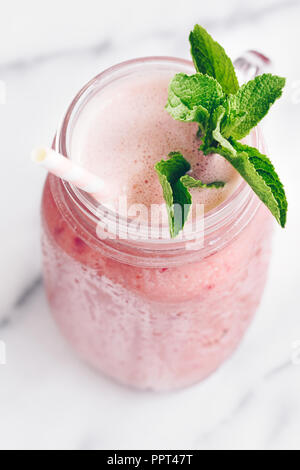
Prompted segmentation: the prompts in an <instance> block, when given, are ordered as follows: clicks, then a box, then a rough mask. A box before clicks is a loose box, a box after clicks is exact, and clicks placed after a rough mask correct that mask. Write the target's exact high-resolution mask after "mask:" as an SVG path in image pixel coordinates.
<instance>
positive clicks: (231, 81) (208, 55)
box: [189, 25, 239, 94]
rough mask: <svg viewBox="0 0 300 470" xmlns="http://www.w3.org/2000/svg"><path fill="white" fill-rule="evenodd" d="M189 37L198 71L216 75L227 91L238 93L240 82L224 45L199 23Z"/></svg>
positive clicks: (212, 75) (228, 92)
mask: <svg viewBox="0 0 300 470" xmlns="http://www.w3.org/2000/svg"><path fill="white" fill-rule="evenodd" d="M189 39H190V44H191V54H192V57H193V61H194V64H195V67H196V70H197V72H199V73H203V74H207V75H210V76H211V77H214V78H215V79H216V80H217V81H218V82H219V83H220V85H221V86H222V88H223V90H224V92H225V93H227V94H230V93H232V94H234V93H236V92H237V91H238V89H239V83H238V80H237V78H236V74H235V70H234V67H233V64H232V62H231V60H230V58H229V57H228V56H227V54H226V52H225V51H224V49H223V47H222V46H220V44H218V43H217V42H216V41H214V40H213V39H212V37H211V36H210V35H209V34H208V32H207V31H206V30H205V29H204V28H203V27H202V26H199V25H196V26H195V27H194V30H193V31H192V32H191V34H190V38H189Z"/></svg>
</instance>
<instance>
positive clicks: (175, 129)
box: [71, 71, 241, 212]
mask: <svg viewBox="0 0 300 470" xmlns="http://www.w3.org/2000/svg"><path fill="white" fill-rule="evenodd" d="M174 73H175V72H169V71H156V72H155V71H153V72H150V73H149V72H147V73H144V74H142V73H140V74H138V75H134V76H129V77H126V78H123V79H122V81H120V82H118V83H113V84H111V85H109V86H107V87H106V88H105V89H104V90H103V91H102V92H100V93H99V94H98V95H97V96H95V97H94V98H93V100H91V101H90V102H89V103H88V104H87V105H86V107H85V109H84V110H83V111H82V112H81V115H80V117H79V119H78V121H77V123H76V126H75V129H74V131H73V137H72V146H71V155H72V158H73V159H75V160H76V161H78V162H80V163H81V164H82V166H84V167H85V168H87V169H89V170H90V171H92V172H94V173H96V174H97V175H98V176H100V177H101V178H104V179H105V180H106V181H107V184H108V185H111V201H108V202H111V203H112V202H115V201H116V200H117V199H118V197H119V196H123V195H126V197H127V200H128V206H130V205H132V204H139V203H141V204H144V205H146V206H147V207H150V206H151V204H162V203H163V202H164V200H163V195H162V188H161V185H160V183H159V180H158V177H157V173H156V172H155V169H154V165H155V163H156V162H157V161H159V160H161V159H166V158H167V155H168V154H169V153H170V152H172V151H180V152H181V153H182V154H183V156H184V157H185V158H186V160H188V161H189V163H190V164H191V167H192V173H191V174H192V176H194V178H199V179H201V180H202V181H203V182H204V183H210V182H212V181H224V182H226V185H225V186H224V188H219V189H215V188H214V189H212V188H211V189H209V190H208V189H192V190H191V193H192V197H193V202H194V204H197V203H198V204H200V203H201V204H204V209H205V212H207V211H209V210H211V209H213V208H214V207H216V206H218V205H219V204H220V203H221V202H223V201H224V200H225V199H227V198H228V196H229V195H230V194H232V192H233V191H234V190H235V189H236V187H237V185H238V184H239V183H240V181H241V178H240V176H239V174H238V173H237V172H236V170H235V169H234V168H233V167H232V166H231V165H230V164H229V163H228V162H227V161H226V160H225V159H224V158H222V157H221V156H219V155H209V156H204V155H203V154H202V153H201V152H200V151H199V150H198V149H199V146H200V140H199V139H198V138H197V136H196V134H197V124H196V123H190V124H187V123H183V122H178V121H174V119H172V117H171V116H170V115H169V114H168V113H167V111H166V110H165V109H164V108H165V104H166V102H167V96H168V85H169V82H170V80H171V78H172V76H173V75H174Z"/></svg>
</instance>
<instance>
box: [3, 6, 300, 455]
mask: <svg viewBox="0 0 300 470" xmlns="http://www.w3.org/2000/svg"><path fill="white" fill-rule="evenodd" d="M299 21H300V2H299V1H293V0H286V1H280V0H279V1H276V0H264V2H261V0H252V1H251V2H245V1H237V0H227V1H226V2H224V1H221V0H220V1H217V0H210V1H209V2H199V0H196V1H194V0H186V1H185V2H182V1H178V0H172V1H170V0H164V1H161V0H159V1H157V0H152V1H151V2H146V1H138V0H134V1H130V0H129V1H126V2H125V1H122V0H120V1H116V0H110V1H109V2H104V1H99V0H85V1H82V0H79V1H74V0H73V1H66V0H65V1H64V0H52V1H51V2H50V1H45V0H44V1H43V2H41V1H38V0H26V2H24V1H22V0H9V1H8V0H2V1H1V15H0V80H3V81H4V82H5V83H6V89H7V101H6V104H1V105H0V124H1V132H0V135H1V137H0V154H1V159H2V170H1V176H2V178H1V198H0V210H1V215H2V216H1V231H0V237H1V239H0V240H1V243H0V250H1V263H0V275H1V283H0V341H4V342H5V344H6V353H7V363H6V365H0V448H1V449H20V448H21V449H23V448H25V449H63V448H65V449H113V448H117V449H125V448H127V449H147V448H156V449H160V448H166V449H176V448H181V449H192V448H198V449H223V448H225V449H248V448H250V449H281V448H284V449H289V448H296V449H300V366H299V365H298V366H297V365H296V363H295V362H298V361H295V360H294V361H293V360H292V356H293V355H294V356H296V355H297V351H296V350H293V344H294V342H295V341H298V340H300V309H299V305H300V286H299V264H300V256H299V241H298V240H299V231H300V219H299V213H300V211H299V174H300V159H299V157H300V156H299V145H298V135H299V116H300V55H299V51H298V47H299V40H300V32H299ZM195 22H199V23H201V24H203V25H204V26H206V27H208V28H209V29H210V31H211V33H212V34H214V35H215V36H216V38H217V39H219V40H220V41H222V43H223V44H224V46H225V47H226V49H227V50H228V51H229V52H230V54H231V55H232V56H233V57H234V56H236V55H238V54H239V53H240V52H242V51H243V50H245V49H248V48H258V49H260V50H262V51H263V52H265V53H266V54H267V55H269V56H270V57H271V58H273V60H274V68H275V70H276V71H277V72H278V73H280V74H281V75H285V76H287V77H288V85H287V89H286V92H285V97H284V98H283V99H282V100H281V102H280V103H278V104H277V105H276V106H275V107H274V110H273V112H272V113H271V116H270V117H268V118H267V119H266V122H265V126H264V127H265V134H266V137H267V140H268V145H269V153H270V155H271V156H272V159H273V160H274V162H275V163H276V166H277V168H278V171H279V173H280V174H281V176H282V179H283V180H284V182H285V183H286V186H287V193H288V197H289V201H290V209H289V220H288V226H287V228H286V230H285V231H281V230H280V229H278V230H277V231H276V236H275V240H274V256H273V261H272V266H271V272H270V277H269V282H268V286H267V289H266V292H265V296H264V299H263V303H262V305H261V307H260V309H259V312H258V314H257V316H256V319H255V321H254V323H253V324H252V326H251V328H250V330H249V332H248V334H247V336H246V338H245V340H244V342H243V344H242V346H241V347H240V348H239V350H238V351H237V353H236V354H235V355H234V356H233V357H232V358H231V359H230V360H229V361H228V362H227V363H226V364H225V365H224V366H223V367H222V368H221V369H220V370H219V371H218V372H217V373H216V374H214V375H213V376H212V377H211V378H209V379H208V380H207V381H205V382H204V383H202V384H199V385H197V386H194V387H192V388H190V389H187V390H184V391H180V392H176V393H171V394H150V393H137V392H134V391H131V390H128V389H125V388H122V387H119V386H118V385H115V384H113V383H111V382H110V381H108V380H106V379H104V378H102V377H99V376H97V375H96V374H95V373H94V372H92V371H91V370H89V369H88V368H87V367H86V366H85V365H83V364H82V363H81V362H79V361H78V360H77V358H76V357H75V356H74V354H73V352H72V350H70V348H69V347H68V345H66V344H65V342H64V340H63V339H62V338H61V336H60V335H59V333H58V331H57V330H56V327H55V325H54V323H53V321H52V319H51V317H50V315H49V312H48V308H47V304H46V301H45V296H44V293H43V289H42V283H41V277H40V254H39V200H40V194H41V189H42V184H43V180H44V175H43V174H42V173H41V172H40V170H39V169H36V168H33V167H32V165H31V163H30V162H29V160H28V154H29V152H30V150H31V148H32V147H33V146H34V145H36V144H39V143H47V142H50V141H51V138H52V136H53V134H54V131H55V127H56V124H57V122H58V120H59V118H60V115H61V114H62V112H63V111H64V110H65V107H66V105H67V104H68V102H69V101H70V99H71V97H72V96H73V95H74V93H75V92H76V91H77V90H78V89H79V87H80V86H81V85H82V84H83V83H84V82H85V81H87V80H88V79H89V78H90V77H91V76H93V75H95V74H96V73H98V72H99V71H101V70H103V69H104V68H106V67H108V66H109V65H112V64H115V63H117V62H119V61H121V60H125V59H128V58H132V57H136V56H143V55H155V54H158V55H177V56H183V57H184V56H188V52H189V51H188V49H189V48H188V44H187V34H188V31H189V29H190V28H191V26H192V25H193V24H194V23H195ZM0 352H1V343H0ZM294 359H295V358H294Z"/></svg>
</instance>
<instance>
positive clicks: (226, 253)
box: [42, 58, 272, 390]
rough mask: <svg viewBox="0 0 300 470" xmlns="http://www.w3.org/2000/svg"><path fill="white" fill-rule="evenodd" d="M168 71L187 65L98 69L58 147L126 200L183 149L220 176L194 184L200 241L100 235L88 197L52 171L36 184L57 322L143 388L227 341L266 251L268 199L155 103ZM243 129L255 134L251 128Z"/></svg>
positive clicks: (179, 374) (248, 314)
mask: <svg viewBox="0 0 300 470" xmlns="http://www.w3.org/2000/svg"><path fill="white" fill-rule="evenodd" d="M178 71H184V72H187V73H193V68H192V66H191V64H190V63H188V62H185V61H181V60H175V59H163V58H162V59H147V60H139V61H132V62H130V63H127V64H123V65H121V66H117V67H114V68H113V69H112V70H109V71H107V72H105V73H104V74H102V75H100V76H99V77H97V78H96V79H95V80H94V81H92V82H91V83H90V84H88V85H87V87H85V89H84V90H83V92H82V93H81V94H79V95H78V97H77V98H76V99H75V100H74V102H73V103H72V105H71V107H70V109H69V111H68V113H67V115H66V118H65V120H64V123H63V125H62V128H61V129H60V131H59V133H58V135H57V139H56V148H57V149H58V150H59V151H61V152H64V153H67V150H69V151H70V153H71V155H72V158H74V159H76V160H77V161H80V162H82V163H83V164H84V166H85V167H87V168H88V169H90V170H92V171H94V172H95V173H98V174H99V175H101V177H104V178H106V179H107V181H108V184H110V185H111V187H112V192H111V193H112V198H111V201H109V202H110V203H114V202H115V201H116V200H117V198H118V197H119V196H122V195H124V194H126V195H127V197H128V204H129V205H130V204H132V203H143V204H145V205H146V206H147V207H150V206H151V204H153V203H157V204H160V203H162V202H163V198H162V191H161V187H160V185H159V182H158V179H157V176H156V174H155V172H154V169H153V167H154V164H155V163H156V162H157V161H158V160H160V159H161V158H163V157H166V155H167V154H168V153H169V152H170V151H177V150H179V151H181V152H182V153H183V155H184V156H185V158H186V159H187V160H188V161H189V162H190V163H191V164H192V168H193V171H194V174H195V176H198V177H199V178H201V179H202V180H203V181H205V182H210V181H213V180H223V181H226V183H227V184H226V186H225V187H224V189H213V190H212V189H211V190H208V189H203V190H193V200H194V201H196V202H199V203H203V204H205V226H204V244H203V246H202V247H198V249H197V250H196V249H194V250H190V249H187V245H186V243H185V242H184V241H183V240H166V239H162V240H147V239H141V240H138V241H137V240H130V239H129V240H128V239H107V240H100V239H99V238H98V237H97V224H98V222H99V218H100V219H101V217H102V218H103V217H106V215H105V213H104V212H103V211H102V212H101V208H100V209H99V208H97V204H96V201H95V200H93V198H91V197H88V196H87V195H85V194H84V193H82V192H79V191H77V190H75V189H74V188H72V187H71V186H70V185H68V184H65V183H63V182H62V181H61V180H59V179H58V178H56V177H53V176H49V177H48V179H47V182H46V185H45V190H44V195H43V204H42V214H43V254H44V278H45V285H46V290H47V294H48V298H49V302H50V305H51V309H52V312H53V315H54V317H55V319H56V321H57V323H58V324H59V326H60V328H61V330H62V332H63V333H64V335H65V336H66V337H67V338H68V340H69V341H70V343H71V344H72V345H73V346H74V347H75V348H76V350H77V351H78V352H79V353H80V355H81V356H82V357H83V358H84V359H85V360H86V361H88V362H89V363H90V364H91V365H93V366H94V367H96V368H97V369H99V370H100V371H102V372H104V373H105V374H106V375H108V376H110V377H112V378H115V379H116V380H118V381H121V382H122V383H124V384H128V385H131V386H134V387H138V388H142V389H154V390H167V389H173V388H178V387H183V386H187V385H190V384H192V383H194V382H197V381H199V380H202V379H203V378H205V377H207V376H208V375H209V374H210V373H211V372H212V371H214V370H215V369H216V368H217V367H218V366H219V365H220V364H221V363H222V362H223V361H224V360H225V359H226V358H227V357H228V356H229V355H230V354H231V353H232V351H233V350H234V349H235V348H236V346H237V345H238V343H239V342H240V340H241V338H242V336H243V334H244V332H245V330H246V328H247V326H248V325H249V322H250V321H251V319H252V316H253V314H254V312H255V310H256V308H257V306H258V304H259V302H260V299H261V296H262V292H263V288H264V284H265V280H266V274H267V268H268V263H269V257H270V237H271V226H272V222H271V217H270V215H269V213H268V211H267V209H265V207H264V206H263V205H261V204H260V203H259V201H258V199H257V198H256V196H254V194H253V192H252V191H251V190H250V188H249V187H248V186H247V185H246V184H245V183H244V182H242V181H241V180H240V178H239V176H238V175H237V174H236V172H235V171H234V170H233V169H232V167H231V166H230V165H229V164H228V163H227V162H226V161H225V160H224V159H223V158H222V157H219V156H209V157H204V156H203V155H201V153H200V152H199V151H198V150H197V149H198V147H199V141H198V139H197V137H196V130H197V126H195V125H194V124H190V125H189V124H186V123H179V122H176V121H174V120H173V119H171V118H170V116H169V115H168V114H167V112H166V111H164V105H165V102H166V97H167V86H168V82H169V80H170V78H171V76H172V75H174V73H176V72H178ZM251 140H252V142H251V143H252V145H256V146H258V147H259V146H261V142H260V140H261V138H260V136H259V134H258V132H254V133H253V134H252V136H251ZM112 176H113V178H112ZM100 202H101V201H100ZM101 214H102V215H101ZM145 223H146V222H145ZM198 235H199V234H197V235H195V237H196V238H197V236H198Z"/></svg>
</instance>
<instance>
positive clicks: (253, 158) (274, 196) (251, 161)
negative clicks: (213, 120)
mask: <svg viewBox="0 0 300 470" xmlns="http://www.w3.org/2000/svg"><path fill="white" fill-rule="evenodd" d="M217 133H218V131H216V132H214V135H215V136H216V137H219V136H217ZM224 141H225V145H224ZM226 142H227V143H226ZM211 150H213V149H211ZM214 151H215V152H216V153H219V154H220V155H223V157H225V158H226V160H228V161H229V163H231V165H232V166H233V167H234V168H235V169H236V170H237V171H238V172H239V174H240V175H241V176H242V177H243V178H244V180H245V181H247V183H248V184H249V186H251V188H252V189H253V191H254V192H255V193H256V194H257V196H258V197H259V198H260V200H261V201H262V202H263V203H264V204H265V205H266V206H267V207H268V209H269V210H270V212H271V213H272V214H273V215H274V217H275V218H276V220H277V222H278V223H279V224H280V225H281V227H285V224H286V215H287V207H288V204H287V200H286V195H285V191H284V187H283V184H282V183H281V181H280V179H279V176H278V175H277V173H276V171H275V168H274V166H273V165H272V163H271V161H270V160H269V158H268V157H267V156H266V155H263V154H261V153H260V152H259V151H258V150H257V149H256V148H254V147H249V146H248V145H244V144H242V143H240V142H237V141H235V140H234V139H232V138H231V139H229V141H226V139H224V138H223V137H221V138H220V139H219V145H218V146H217V147H215V149H214Z"/></svg>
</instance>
